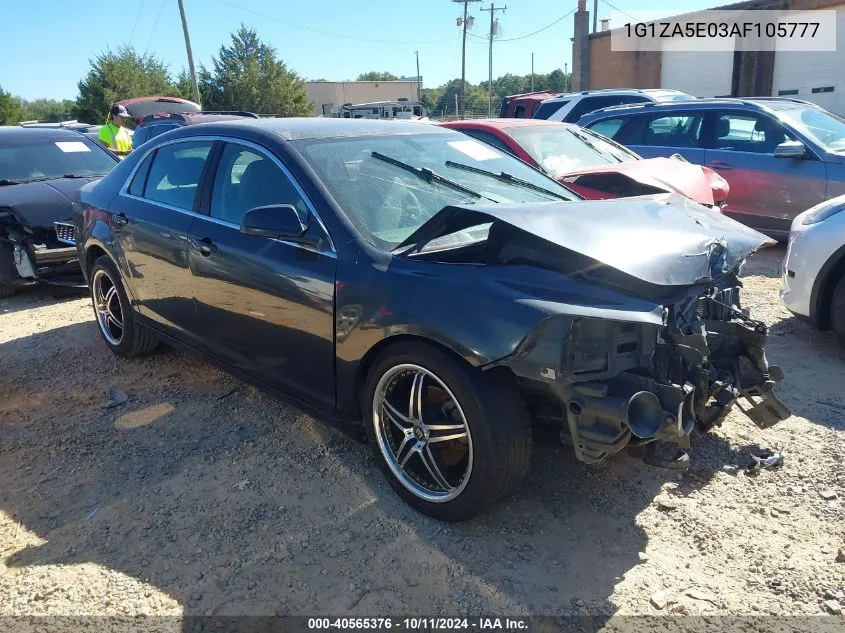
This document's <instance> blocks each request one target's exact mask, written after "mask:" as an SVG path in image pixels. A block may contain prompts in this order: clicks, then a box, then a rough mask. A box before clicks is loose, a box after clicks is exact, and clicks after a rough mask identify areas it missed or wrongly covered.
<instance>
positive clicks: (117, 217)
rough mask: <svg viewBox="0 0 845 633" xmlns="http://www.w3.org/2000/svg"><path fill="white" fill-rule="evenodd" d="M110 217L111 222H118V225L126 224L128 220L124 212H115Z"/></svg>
mask: <svg viewBox="0 0 845 633" xmlns="http://www.w3.org/2000/svg"><path fill="white" fill-rule="evenodd" d="M111 219H112V222H114V223H115V224H120V225H123V224H126V223H127V222H129V218H127V217H126V214H125V213H115V214H113V215H112V216H111Z"/></svg>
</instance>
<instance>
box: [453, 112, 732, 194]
mask: <svg viewBox="0 0 845 633" xmlns="http://www.w3.org/2000/svg"><path fill="white" fill-rule="evenodd" d="M440 125H442V126H443V127H448V128H452V129H454V130H460V131H461V132H463V133H464V134H467V135H469V136H472V137H473V138H475V139H478V140H479V141H483V142H484V143H486V144H488V145H491V146H493V147H495V148H496V149H499V150H501V151H503V152H507V153H509V154H513V155H514V156H516V157H517V158H519V159H521V160H522V161H524V162H526V163H528V164H529V165H531V166H532V167H536V168H537V169H540V170H542V171H544V172H546V173H547V174H549V175H550V176H551V177H553V178H554V179H555V180H558V181H559V182H561V183H563V184H565V185H566V186H567V187H569V188H570V189H572V190H573V191H576V192H577V193H579V194H581V195H582V196H584V197H585V198H589V199H591V200H599V199H605V198H626V197H630V196H641V195H648V194H654V193H667V192H677V193H681V194H683V195H685V196H687V197H688V198H692V199H693V200H695V201H697V202H700V203H701V204H704V205H707V206H709V207H713V206H716V207H719V208H721V207H722V206H724V204H725V202H726V200H727V197H728V191H729V189H730V188H729V186H728V183H727V181H726V180H725V179H724V178H722V177H721V176H720V175H719V174H717V173H716V172H715V171H713V170H712V169H710V168H708V167H703V166H701V165H693V164H692V163H688V162H686V161H685V160H684V159H683V158H680V157H678V158H642V157H640V156H639V155H637V154H635V153H634V152H632V151H631V150H629V149H626V148H625V147H622V146H621V145H619V144H618V143H615V142H614V141H611V140H610V139H608V138H605V137H604V136H601V135H600V134H596V133H595V132H592V131H590V130H585V129H584V128H582V127H579V126H577V125H571V124H568V123H558V122H554V121H545V120H539V119H530V120H526V119H481V120H471V121H452V122H449V123H441V124H440Z"/></svg>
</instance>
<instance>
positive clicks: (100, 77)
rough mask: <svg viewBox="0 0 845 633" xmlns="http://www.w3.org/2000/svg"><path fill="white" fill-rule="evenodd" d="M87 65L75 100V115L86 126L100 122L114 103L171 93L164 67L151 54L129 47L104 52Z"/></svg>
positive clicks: (171, 89)
mask: <svg viewBox="0 0 845 633" xmlns="http://www.w3.org/2000/svg"><path fill="white" fill-rule="evenodd" d="M90 63H91V69H90V70H89V71H88V74H87V75H86V76H85V78H84V79H82V81H80V82H79V84H78V85H79V96H78V97H77V99H76V104H77V106H78V113H77V116H78V117H79V119H80V120H83V121H86V122H88V123H101V122H102V121H103V120H104V119H105V117H106V115H107V114H108V111H109V108H110V107H111V106H112V104H113V103H114V102H115V101H120V100H122V99H129V98H131V97H145V96H150V95H173V94H174V92H175V89H174V87H173V84H172V82H171V79H170V74H169V73H168V71H167V66H165V64H164V63H163V62H161V61H160V60H159V59H158V58H157V57H156V56H155V55H152V54H150V55H139V54H138V52H137V51H136V50H135V49H134V48H132V47H131V46H122V47H120V48H118V49H117V52H112V51H108V50H107V51H106V52H104V53H101V54H100V55H98V56H97V57H96V59H93V60H91V62H90Z"/></svg>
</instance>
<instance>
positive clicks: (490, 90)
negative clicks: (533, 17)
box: [481, 2, 534, 117]
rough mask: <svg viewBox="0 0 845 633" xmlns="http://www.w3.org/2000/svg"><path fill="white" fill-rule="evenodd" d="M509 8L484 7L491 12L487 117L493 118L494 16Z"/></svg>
mask: <svg viewBox="0 0 845 633" xmlns="http://www.w3.org/2000/svg"><path fill="white" fill-rule="evenodd" d="M507 9H508V8H507V6H504V7H497V6H496V5H495V4H493V3H492V2H491V3H490V8H489V9H485V8H483V7H482V9H481V10H482V11H489V12H490V65H489V76H488V77H489V78H488V81H487V116H488V117H491V116H493V37H495V35H496V23H495V22H494V20H493V16H494V15H496V11H501V12H502V13H504V12H505V11H507ZM531 58H532V59H533V58H534V53H531Z"/></svg>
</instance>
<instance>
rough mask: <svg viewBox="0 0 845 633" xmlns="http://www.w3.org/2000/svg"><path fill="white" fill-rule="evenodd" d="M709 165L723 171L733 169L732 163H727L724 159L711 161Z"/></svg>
mask: <svg viewBox="0 0 845 633" xmlns="http://www.w3.org/2000/svg"><path fill="white" fill-rule="evenodd" d="M707 166H708V167H711V168H713V169H720V170H721V171H730V170H731V169H733V167H731V166H730V164H728V163H726V162H725V161H723V160H714V161H710V162H709V163H708V164H707Z"/></svg>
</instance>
